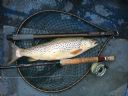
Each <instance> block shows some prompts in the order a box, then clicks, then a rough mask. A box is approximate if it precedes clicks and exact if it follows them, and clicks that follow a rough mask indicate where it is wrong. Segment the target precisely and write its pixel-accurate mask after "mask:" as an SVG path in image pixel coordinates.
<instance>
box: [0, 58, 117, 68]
mask: <svg viewBox="0 0 128 96" xmlns="http://www.w3.org/2000/svg"><path fill="white" fill-rule="evenodd" d="M114 60H115V56H98V57H85V58H72V59H63V60H60V61H52V62H43V63H37V64H20V65H16V66H12V65H11V66H0V69H13V68H26V67H33V66H45V65H53V64H60V65H62V66H65V65H75V64H87V63H92V62H103V61H114Z"/></svg>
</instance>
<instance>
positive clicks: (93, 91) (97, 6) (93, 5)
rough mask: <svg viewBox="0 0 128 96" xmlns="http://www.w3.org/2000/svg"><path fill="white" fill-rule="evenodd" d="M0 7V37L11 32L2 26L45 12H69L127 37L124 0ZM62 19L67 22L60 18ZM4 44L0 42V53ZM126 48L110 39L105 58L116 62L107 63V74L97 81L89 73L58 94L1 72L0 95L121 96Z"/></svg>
mask: <svg viewBox="0 0 128 96" xmlns="http://www.w3.org/2000/svg"><path fill="white" fill-rule="evenodd" d="M0 4H1V9H2V11H1V13H0V14H1V17H0V20H1V23H0V26H1V29H0V34H1V33H6V34H7V33H11V31H10V29H9V27H8V28H7V27H6V28H5V27H3V26H5V25H9V26H14V27H17V26H18V25H19V24H20V23H21V21H22V20H23V19H24V18H26V17H27V16H29V15H30V14H32V13H34V12H37V11H39V10H45V9H59V10H65V11H66V12H72V13H74V14H77V15H78V16H80V17H82V18H84V19H87V20H89V21H91V22H93V23H95V24H96V25H98V26H100V27H103V28H105V29H106V30H118V31H119V33H121V34H127V30H128V12H127V8H128V6H127V4H128V1H127V0H107V1H106V0H102V1H101V0H99V1H97V0H82V1H81V2H78V1H77V0H36V1H35V0H27V1H26V0H22V1H21V0H3V1H2V0H1V1H0ZM64 18H67V19H70V18H69V17H62V19H64ZM115 26H116V27H115ZM2 27H3V28H2ZM87 31H89V29H88V30H87ZM1 35H2V34H1ZM3 45H4V43H2V40H1V43H0V49H1V50H3ZM127 46H128V41H127V40H123V39H112V40H111V42H110V43H109V44H108V46H107V47H106V50H105V51H104V52H103V54H106V55H109V54H111V55H115V56H116V60H115V61H114V62H113V63H110V64H109V69H108V71H107V73H106V74H105V75H104V76H103V77H100V78H99V77H96V76H94V75H92V74H89V75H88V76H87V77H86V78H84V79H83V80H82V81H81V82H80V83H78V84H77V85H76V86H74V87H72V88H71V89H69V90H67V91H64V92H61V93H44V92H40V91H37V90H36V89H34V88H32V87H31V86H29V85H28V84H27V83H26V82H24V80H23V79H22V78H21V77H20V76H19V74H18V72H17V70H15V69H12V70H2V71H1V75H2V78H0V94H1V95H4V96H23V95H24V96H122V94H125V92H124V90H125V89H126V83H127V80H128V70H127V68H128V64H127V59H128V54H127V53H126V52H127ZM0 57H3V51H1V52H0ZM5 58H6V57H5ZM0 59H1V64H4V62H3V58H0ZM15 77H18V78H15Z"/></svg>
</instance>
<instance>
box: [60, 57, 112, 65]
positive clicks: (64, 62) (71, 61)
mask: <svg viewBox="0 0 128 96" xmlns="http://www.w3.org/2000/svg"><path fill="white" fill-rule="evenodd" d="M113 60H114V56H106V57H103V56H99V57H87V58H74V59H63V60H60V64H61V65H69V64H81V63H91V62H102V61H113Z"/></svg>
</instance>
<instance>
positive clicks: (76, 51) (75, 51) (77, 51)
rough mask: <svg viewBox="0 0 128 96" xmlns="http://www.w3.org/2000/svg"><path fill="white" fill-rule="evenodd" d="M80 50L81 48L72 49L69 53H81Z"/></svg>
mask: <svg viewBox="0 0 128 96" xmlns="http://www.w3.org/2000/svg"><path fill="white" fill-rule="evenodd" d="M81 51H82V49H74V50H72V51H71V52H70V53H71V54H73V55H76V54H79V53H81Z"/></svg>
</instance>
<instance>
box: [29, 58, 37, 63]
mask: <svg viewBox="0 0 128 96" xmlns="http://www.w3.org/2000/svg"><path fill="white" fill-rule="evenodd" d="M28 61H30V62H33V61H37V60H36V59H33V58H28Z"/></svg>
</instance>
